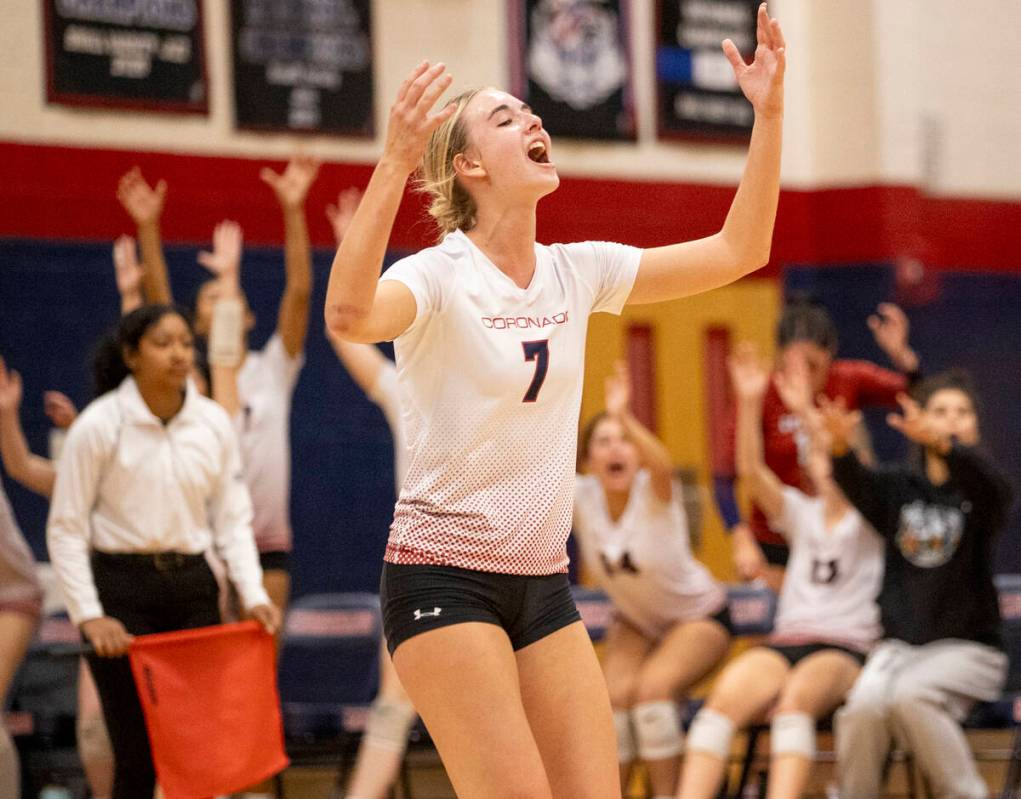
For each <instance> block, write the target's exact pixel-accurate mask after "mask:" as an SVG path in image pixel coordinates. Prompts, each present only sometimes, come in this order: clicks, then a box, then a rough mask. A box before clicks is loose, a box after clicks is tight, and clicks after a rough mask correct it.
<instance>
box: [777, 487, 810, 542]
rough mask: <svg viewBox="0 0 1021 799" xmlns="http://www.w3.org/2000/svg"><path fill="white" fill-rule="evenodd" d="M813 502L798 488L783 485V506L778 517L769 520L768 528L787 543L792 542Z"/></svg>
mask: <svg viewBox="0 0 1021 799" xmlns="http://www.w3.org/2000/svg"><path fill="white" fill-rule="evenodd" d="M813 502H814V500H813V499H812V498H811V497H808V496H806V495H805V494H803V493H801V492H800V491H798V489H796V488H792V487H791V486H784V489H783V507H782V508H781V509H780V515H779V516H778V517H776V518H775V519H770V520H769V526H770V528H772V529H773V530H774V531H775V532H777V533H779V534H780V535H782V536H783V537H784V538H785V539H787V542H788V543H794V540H795V539H796V538H797V537H798V533H799V532H800V531H801V528H802V527H804V526H805V524H806V523H807V521H808V517H809V515H810V514H811V513H812V503H813Z"/></svg>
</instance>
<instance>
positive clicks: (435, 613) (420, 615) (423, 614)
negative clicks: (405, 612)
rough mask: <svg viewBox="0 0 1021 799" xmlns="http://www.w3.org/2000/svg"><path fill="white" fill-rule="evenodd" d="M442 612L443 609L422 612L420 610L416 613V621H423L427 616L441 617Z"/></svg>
mask: <svg viewBox="0 0 1021 799" xmlns="http://www.w3.org/2000/svg"><path fill="white" fill-rule="evenodd" d="M441 610H443V608H433V609H432V610H422V609H421V608H419V609H418V610H416V611H415V621H421V620H422V619H424V618H425V617H426V616H439V615H440V611H441Z"/></svg>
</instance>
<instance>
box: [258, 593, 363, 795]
mask: <svg viewBox="0 0 1021 799" xmlns="http://www.w3.org/2000/svg"><path fill="white" fill-rule="evenodd" d="M381 637H382V621H381V618H380V610H379V597H378V596H376V595H375V594H370V593H338V594H314V595H310V596H305V597H301V598H299V599H297V600H295V601H294V603H293V604H292V605H291V608H290V610H289V611H288V613H287V619H286V622H285V624H284V630H283V635H282V638H281V645H280V700H281V705H282V710H283V717H284V735H285V738H286V743H287V751H288V755H289V756H290V757H291V760H292V762H293V763H294V765H309V766H312V765H328V766H336V767H337V778H336V787H335V790H334V794H335V795H338V794H340V793H341V792H342V789H343V784H344V780H345V778H346V775H347V772H348V771H349V768H350V766H351V764H352V762H353V758H354V755H355V753H356V751H357V745H358V742H359V740H360V739H361V733H362V732H363V731H364V729H365V722H366V719H367V717H368V713H369V707H370V705H371V703H372V700H373V699H374V698H375V696H376V692H377V689H378V686H379V646H380V640H381ZM277 795H278V797H280V799H283V797H284V786H283V780H282V778H278V779H277Z"/></svg>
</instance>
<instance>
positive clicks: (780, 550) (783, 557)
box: [759, 541, 791, 566]
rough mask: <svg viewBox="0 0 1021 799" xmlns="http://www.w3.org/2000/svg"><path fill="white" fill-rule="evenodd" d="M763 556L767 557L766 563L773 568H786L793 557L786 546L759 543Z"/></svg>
mask: <svg viewBox="0 0 1021 799" xmlns="http://www.w3.org/2000/svg"><path fill="white" fill-rule="evenodd" d="M759 546H760V547H761V548H762V554H763V555H765V557H766V563H768V564H770V565H771V566H786V565H787V561H788V560H789V559H790V557H791V550H790V547H788V546H787V545H786V544H767V543H765V542H763V541H759Z"/></svg>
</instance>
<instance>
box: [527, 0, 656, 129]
mask: <svg viewBox="0 0 1021 799" xmlns="http://www.w3.org/2000/svg"><path fill="white" fill-rule="evenodd" d="M510 11H511V27H510V29H511V43H510V53H511V76H512V77H511V80H512V82H513V85H512V87H511V91H513V92H514V94H516V95H517V96H518V97H520V98H521V99H522V100H524V101H525V102H526V103H528V104H529V105H530V106H531V107H532V109H533V110H534V111H535V113H537V114H538V115H539V116H540V117H542V121H543V126H544V127H545V128H546V130H548V131H549V132H550V133H551V134H553V135H554V136H569V137H573V138H579V139H624V140H629V139H630V140H633V139H634V138H635V135H636V131H635V114H634V107H633V101H632V91H631V78H632V75H631V56H630V51H629V49H630V48H629V24H630V21H629V7H628V2H627V0H572V1H571V2H563V0H512V2H511V3H510Z"/></svg>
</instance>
